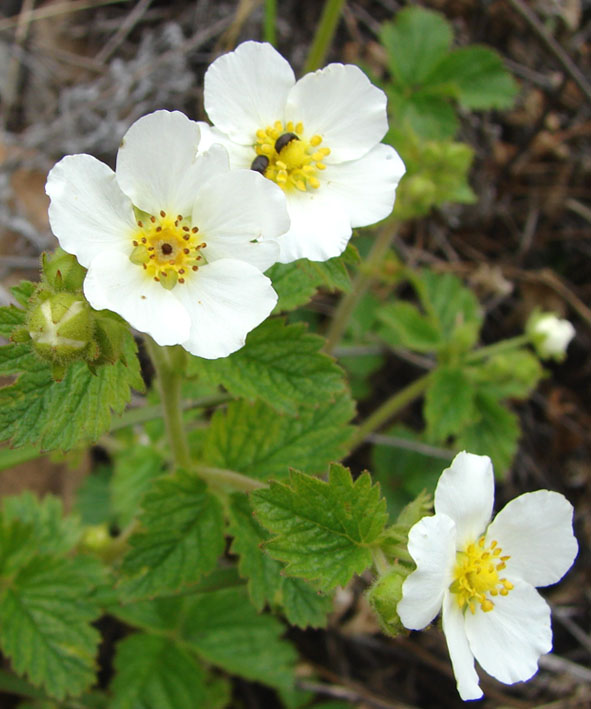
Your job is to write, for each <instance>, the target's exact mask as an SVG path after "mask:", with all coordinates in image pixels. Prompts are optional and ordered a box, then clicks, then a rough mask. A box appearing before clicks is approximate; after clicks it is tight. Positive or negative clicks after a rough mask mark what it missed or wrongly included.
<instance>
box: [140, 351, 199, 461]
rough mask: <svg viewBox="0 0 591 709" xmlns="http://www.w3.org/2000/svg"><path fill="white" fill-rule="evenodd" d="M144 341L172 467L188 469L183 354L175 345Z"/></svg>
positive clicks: (189, 458)
mask: <svg viewBox="0 0 591 709" xmlns="http://www.w3.org/2000/svg"><path fill="white" fill-rule="evenodd" d="M145 341H146V346H147V349H148V353H149V355H150V358H151V360H152V363H153V364H154V369H155V370H156V378H157V380H158V388H159V389H160V396H161V399H162V412H163V414H164V421H165V424H166V433H167V435H168V443H169V445H170V450H171V452H172V459H173V461H174V464H175V465H176V466H178V467H180V468H185V469H189V468H190V465H191V457H190V455H189V445H188V443H187V435H186V433H185V426H184V423H183V410H182V406H181V378H182V376H183V374H184V371H185V358H186V353H185V351H184V350H183V349H182V348H181V347H179V346H178V345H177V346H176V347H160V346H159V345H157V344H156V343H155V342H154V340H152V339H151V338H149V337H146V340H145Z"/></svg>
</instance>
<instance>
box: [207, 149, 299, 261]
mask: <svg viewBox="0 0 591 709" xmlns="http://www.w3.org/2000/svg"><path fill="white" fill-rule="evenodd" d="M214 147H215V146H214ZM211 149H213V148H211ZM193 223H194V224H196V225H197V226H198V227H199V230H200V232H201V235H202V236H203V238H204V239H205V240H206V242H207V244H210V243H211V244H213V243H214V242H220V241H221V242H224V241H225V242H226V243H228V242H231V241H233V242H234V243H240V242H242V243H248V242H249V241H251V240H252V239H266V238H274V237H277V236H279V235H280V234H283V233H284V232H285V231H287V229H288V228H289V215H288V213H287V204H286V200H285V196H284V194H283V191H282V190H281V188H280V187H278V186H277V185H276V184H275V183H274V182H271V180H266V179H265V178H264V177H263V176H262V175H260V174H259V173H258V172H253V171H252V170H232V171H231V172H228V173H227V174H225V175H222V176H217V177H214V178H212V179H211V180H208V181H207V182H205V183H204V184H203V185H202V186H201V187H200V189H199V191H198V193H197V195H196V198H195V200H194V203H193ZM206 258H207V255H206Z"/></svg>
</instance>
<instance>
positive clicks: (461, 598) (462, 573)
mask: <svg viewBox="0 0 591 709" xmlns="http://www.w3.org/2000/svg"><path fill="white" fill-rule="evenodd" d="M502 553H503V550H502V549H501V548H500V547H499V546H498V544H497V542H496V541H492V542H491V543H490V544H489V546H488V547H486V546H485V542H484V537H480V539H479V540H478V542H476V543H473V544H469V545H468V546H467V547H466V549H465V550H464V551H460V552H458V555H457V558H456V567H455V569H454V581H453V582H452V584H451V586H450V587H449V588H450V591H451V592H452V593H455V594H456V597H457V600H458V605H459V606H460V608H461V609H462V610H464V609H465V608H466V607H467V608H469V609H470V611H471V612H472V613H475V612H476V604H477V603H479V604H480V607H481V608H482V610H483V611H484V612H485V613H488V612H489V611H492V609H493V608H494V605H495V604H494V603H493V602H492V601H491V600H490V598H488V597H487V594H488V595H489V596H493V597H494V596H498V595H499V594H500V595H501V596H506V595H507V594H508V593H509V591H510V590H511V589H512V588H513V584H512V583H511V582H510V581H507V579H503V578H499V572H500V571H502V570H503V569H504V568H505V562H506V561H507V559H509V558H510V557H509V556H502Z"/></svg>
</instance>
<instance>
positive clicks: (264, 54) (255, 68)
mask: <svg viewBox="0 0 591 709" xmlns="http://www.w3.org/2000/svg"><path fill="white" fill-rule="evenodd" d="M294 83H295V76H294V73H293V71H292V68H291V67H290V66H289V64H288V62H287V61H286V60H285V59H284V58H283V57H282V56H281V55H280V54H279V53H278V52H277V51H275V49H273V47H272V46H271V45H270V44H266V43H260V42H243V43H242V44H241V45H240V46H239V47H238V48H237V49H236V50H234V51H233V52H229V53H228V54H224V55H223V56H221V57H219V58H218V59H216V60H215V61H214V62H213V64H212V65H211V66H210V67H209V69H208V70H207V71H206V72H205V85H204V92H203V101H204V104H205V110H206V112H207V115H208V116H209V119H210V120H211V122H212V123H214V124H215V125H216V127H217V128H219V129H220V130H221V131H223V132H224V133H226V134H227V135H229V136H230V138H232V140H235V141H236V142H237V143H241V144H243V145H252V144H253V143H254V142H255V140H256V138H255V134H256V132H257V130H258V129H259V128H265V127H266V126H268V125H271V124H273V123H274V122H275V121H277V120H279V121H281V120H283V112H284V106H285V101H286V98H287V94H288V92H289V90H290V89H291V87H292V86H293V85H294Z"/></svg>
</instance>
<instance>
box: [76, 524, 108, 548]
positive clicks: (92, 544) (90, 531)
mask: <svg viewBox="0 0 591 709" xmlns="http://www.w3.org/2000/svg"><path fill="white" fill-rule="evenodd" d="M112 542H113V538H112V537H111V535H110V534H109V528H108V526H107V525H106V524H93V525H91V526H89V527H86V529H85V530H84V533H83V534H82V538H81V539H80V548H81V549H82V550H84V551H90V552H95V553H98V554H100V553H101V552H103V551H104V550H105V549H107V548H108V547H109V546H110V545H111V543H112Z"/></svg>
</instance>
